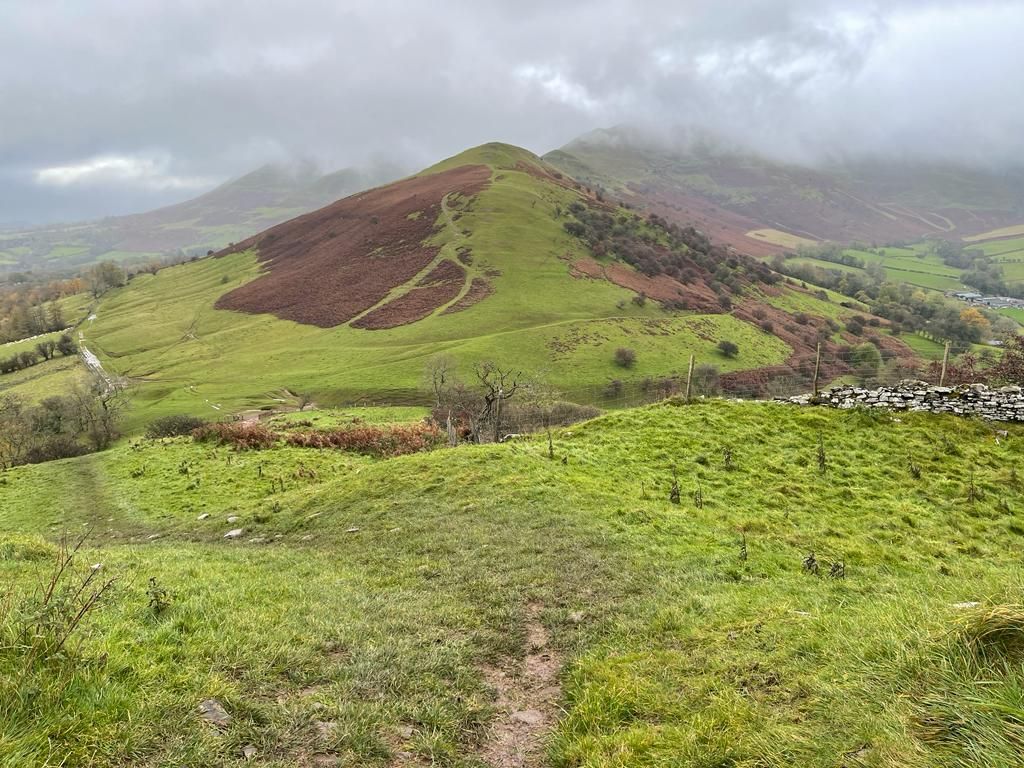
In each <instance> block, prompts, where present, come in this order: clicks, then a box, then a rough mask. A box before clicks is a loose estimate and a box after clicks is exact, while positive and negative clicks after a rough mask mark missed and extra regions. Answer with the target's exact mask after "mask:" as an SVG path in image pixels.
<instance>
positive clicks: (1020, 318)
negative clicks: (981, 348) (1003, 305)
mask: <svg viewBox="0 0 1024 768" xmlns="http://www.w3.org/2000/svg"><path fill="white" fill-rule="evenodd" d="M999 314H1001V315H1006V316H1007V317H1009V318H1012V319H1013V320H1016V321H1017V322H1018V323H1020V324H1021V325H1024V309H1000V310H999Z"/></svg>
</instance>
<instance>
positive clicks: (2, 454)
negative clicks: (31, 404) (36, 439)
mask: <svg viewBox="0 0 1024 768" xmlns="http://www.w3.org/2000/svg"><path fill="white" fill-rule="evenodd" d="M29 422H30V420H29V418H28V413H27V411H26V408H25V403H24V402H23V401H22V400H21V399H20V398H18V397H15V396H14V395H7V396H5V397H3V398H2V399H0V469H9V468H10V467H13V466H15V465H16V464H19V463H21V460H22V457H23V456H24V455H25V452H26V451H27V450H28V447H29V445H30V444H31V442H32V428H31V424H30V423H29Z"/></svg>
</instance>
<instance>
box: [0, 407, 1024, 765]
mask: <svg viewBox="0 0 1024 768" xmlns="http://www.w3.org/2000/svg"><path fill="white" fill-rule="evenodd" d="M374 418H376V414H375V416H374ZM403 418H404V415H403ZM819 438H820V440H821V441H822V445H823V447H824V453H825V463H826V471H825V473H824V474H822V473H821V472H820V471H819V467H818V459H817V446H818V444H819ZM1022 446H1024V432H1022V430H1021V429H1020V428H1019V427H1011V428H1010V431H1009V435H1003V436H1000V435H998V434H997V433H996V431H995V429H994V428H993V427H992V426H989V425H984V424H980V423H974V422H969V421H960V420H954V419H950V418H940V417H932V416H926V415H913V414H908V415H901V416H900V418H899V419H893V418H890V417H888V416H885V415H880V414H878V413H871V414H862V413H856V412H833V411H817V410H799V409H795V408H791V407H787V406H782V405H771V404H727V403H707V404H701V405H694V406H688V407H673V406H672V405H662V406H656V407H650V408H646V409H642V410H638V411H632V412H621V413H616V414H614V415H610V416H607V417H603V418H601V419H598V420H596V421H593V422H590V423H587V424H582V425H577V426H575V427H572V428H570V429H567V430H563V431H560V432H557V433H556V434H555V451H556V460H554V461H552V460H549V459H548V458H547V446H546V443H545V442H544V441H543V440H535V439H528V440H524V441H517V442H513V443H507V444H504V445H495V446H481V447H475V446H465V447H461V448H457V449H452V450H443V451H440V452H436V453H431V454H424V455H416V456H409V457H404V458H400V459H392V460H388V461H375V460H370V459H365V458H359V457H353V456H349V455H345V454H339V453H332V452H316V451H304V450H300V449H291V448H277V449H272V450H269V451H264V452H260V453H247V454H238V453H234V452H231V451H228V450H226V449H223V448H220V449H213V448H211V447H210V446H197V445H194V444H191V443H189V442H186V441H181V440H174V441H163V442H149V441H142V442H139V443H135V444H132V445H123V446H122V447H120V448H116V449H114V450H112V451H109V452H107V453H104V454H97V455H92V456H88V457H83V458H81V459H76V460H71V461H65V462H57V463H53V464H49V465H43V466H37V467H26V468H21V469H18V470H15V471H12V472H8V473H6V475H5V476H4V478H3V479H4V482H3V483H2V484H0V527H2V530H4V531H5V532H7V533H6V534H4V537H5V538H4V542H5V543H3V544H2V545H0V553H2V554H0V573H2V574H3V578H4V579H5V580H9V581H12V582H13V583H15V584H17V585H18V589H19V590H26V589H29V588H30V586H31V585H32V584H33V583H37V582H38V581H39V579H40V577H41V574H43V573H45V572H46V570H47V564H46V562H45V561H44V560H41V559H39V557H40V556H42V557H45V555H46V547H47V545H46V544H45V543H44V542H43V540H42V539H39V538H32V537H37V536H43V537H53V536H55V535H57V534H58V533H59V532H60V531H62V530H71V531H77V530H80V529H84V528H91V529H92V530H93V540H92V543H91V544H90V548H89V551H88V552H87V553H85V559H84V562H86V563H92V562H100V563H102V564H103V572H105V573H108V574H113V575H116V576H117V577H118V581H117V584H116V588H115V591H114V592H113V593H112V595H111V597H110V598H109V600H108V601H107V603H106V604H105V605H104V606H103V608H102V610H101V611H100V612H99V613H98V614H97V616H96V619H95V621H94V622H92V623H91V624H90V627H89V632H88V635H87V637H86V638H85V640H84V642H83V644H82V646H81V649H80V651H79V654H80V655H79V656H76V657H75V658H80V659H82V661H81V662H79V663H77V664H70V663H69V664H59V665H56V666H53V667H50V668H46V669H44V668H39V669H37V670H35V671H33V672H31V673H30V675H29V678H28V679H27V680H22V681H21V683H20V684H17V683H14V682H12V679H13V678H12V673H13V670H15V669H17V667H16V666H15V661H14V657H13V656H12V655H11V654H10V652H9V651H4V652H0V665H2V666H3V667H4V670H5V672H4V674H0V764H3V765H10V766H14V765H17V766H26V765H34V764H49V765H57V764H61V763H63V764H69V765H70V764H73V765H83V766H99V765H116V764H128V763H130V764H133V765H169V764H173V765H197V766H198V765H209V764H218V765H235V764H238V765H241V764H243V763H245V762H246V761H245V760H244V759H243V757H242V748H243V746H244V745H247V744H252V745H253V746H254V747H255V748H256V750H257V752H256V757H255V758H254V760H255V762H256V764H260V765H268V766H269V765H274V766H286V765H288V766H291V765H368V766H374V765H379V766H384V765H393V764H401V763H402V762H405V763H411V764H428V763H431V762H433V763H435V764H440V765H452V766H480V765H482V761H481V757H480V756H481V754H482V750H483V748H484V745H485V744H486V743H487V742H488V738H489V737H488V727H489V724H490V723H491V722H492V721H493V719H494V717H495V710H494V704H495V702H494V698H493V696H494V694H493V691H492V690H491V688H490V687H489V684H488V678H487V676H486V669H487V668H488V667H489V666H491V665H494V664H496V663H499V662H500V661H501V660H502V659H506V658H509V657H511V658H513V659H515V658H519V657H521V656H522V654H523V653H524V652H526V650H524V644H525V634H526V631H527V630H526V625H527V621H528V618H527V617H528V615H529V614H530V611H533V612H535V613H537V615H539V618H540V621H541V622H542V623H543V625H544V626H545V627H546V628H547V630H548V631H549V632H550V633H551V635H552V645H553V647H554V648H555V649H556V650H557V653H558V655H559V658H560V659H561V660H562V669H561V672H560V675H559V680H560V683H561V694H560V704H561V707H562V708H563V710H564V712H563V713H562V714H561V716H560V717H559V719H558V723H557V726H556V727H555V729H554V731H553V732H552V733H551V734H550V738H549V739H548V740H547V741H546V742H545V743H546V745H547V746H546V755H547V758H548V761H549V762H550V764H552V765H558V766H664V765H688V766H709V767H710V766H722V765H743V766H754V765H793V764H800V765H807V766H836V765H850V766H854V765H874V766H879V765H900V766H931V765H943V766H949V765H962V766H968V765H970V766H976V765H992V766H995V765H1010V764H1015V761H1018V760H1019V755H1020V750H1021V746H1022V743H1021V734H1020V731H1019V723H1020V722H1021V720H1022V718H1024V711H1022V707H1021V702H1020V697H1019V691H1020V690H1021V686H1022V685H1024V677H1022V673H1021V666H1020V661H1021V656H1020V648H1021V647H1022V644H1021V640H1020V638H1021V634H1022V632H1024V628H1022V623H1021V622H1022V620H1021V619H1020V618H1019V617H1020V613H1019V610H1018V611H1017V613H1014V612H1013V611H1004V614H1002V615H1004V616H1009V617H1010V619H1011V620H1010V621H1009V622H1007V621H1003V620H1001V619H999V618H998V615H996V618H995V619H994V618H993V617H992V616H993V615H992V614H990V613H986V611H987V610H988V607H989V606H990V605H992V604H1002V603H1013V602H1019V596H1020V590H1021V588H1022V586H1024V583H1022V578H1021V576H1022V570H1021V566H1020V559H1019V550H1020V543H1021V540H1022V539H1021V537H1022V536H1024V521H1022V518H1021V514H1022V512H1024V507H1022V506H1021V505H1022V501H1024V499H1022V496H1021V479H1020V478H1019V476H1018V470H1017V467H1019V465H1020V460H1021V457H1022V455H1024V449H1022ZM727 452H728V454H729V455H728V458H726V453H727ZM562 457H564V458H565V463H563V462H562V461H561V460H560V459H561V458H562ZM910 464H913V465H914V466H915V467H917V471H918V476H916V477H915V473H914V472H912V471H911V468H910ZM182 467H185V468H186V470H187V471H183V469H182ZM300 467H301V468H303V471H299V470H300ZM674 472H675V473H678V477H679V482H680V486H681V503H680V504H678V505H676V504H672V503H670V502H669V500H668V496H669V486H670V484H671V482H672V476H673V473H674ZM281 480H283V481H284V487H283V488H282V487H281V486H280V484H279V483H280V482H281ZM972 484H973V485H972ZM55 487H59V488H62V489H63V490H64V491H66V492H64V493H62V494H61V495H60V496H59V497H56V498H55V497H54V495H53V493H52V489H53V488H55ZM972 487H973V489H974V490H973V492H972V490H971V488H972ZM698 489H699V490H700V492H701V494H702V497H703V503H702V504H697V503H696V501H695V497H694V494H695V493H696V492H697V491H698ZM200 513H208V514H209V515H210V517H209V518H206V519H204V520H202V521H200V520H197V519H196V518H197V516H198V515H199V514H200ZM229 515H230V516H237V517H238V520H236V521H234V522H231V523H229V522H227V519H226V518H227V517H228V516H229ZM234 527H243V528H244V529H245V534H244V537H243V539H242V540H239V541H228V540H224V539H223V538H222V535H223V533H224V532H225V531H226V530H227V529H228V528H234ZM11 532H15V539H14V540H13V541H12V539H11ZM154 536H159V538H151V537H154ZM744 539H745V542H746V546H747V558H746V559H745V560H743V559H741V557H740V545H741V542H742V541H743V540H744ZM811 551H813V552H814V553H815V555H816V558H817V559H818V560H820V561H821V562H822V576H821V577H815V576H813V575H809V574H807V573H805V572H804V571H803V569H802V567H801V561H802V560H803V559H804V558H806V557H807V555H808V553H809V552H811ZM837 561H843V562H844V563H845V568H846V578H845V579H830V578H828V577H827V575H826V574H827V572H828V569H829V564H830V563H833V562H837ZM151 577H153V578H156V579H157V582H158V583H159V584H160V585H162V586H164V587H165V588H167V589H169V590H170V591H171V592H172V593H173V602H172V604H171V607H170V608H169V609H167V610H166V611H165V612H163V613H161V614H160V615H154V613H153V612H152V611H151V610H150V609H149V608H148V607H147V600H148V598H147V595H146V594H145V589H146V584H147V580H148V579H149V578H151ZM974 602H978V603H980V605H978V606H972V605H966V604H971V603H974ZM958 606H959V607H958ZM1014 616H1016V617H1018V618H1017V619H1013V617H1014ZM986 617H987V618H986ZM984 621H987V622H988V624H987V625H986V624H984V623H982V622H984ZM1015 621H1016V623H1014V622H1015ZM985 626H988V627H989V628H990V629H992V630H993V631H992V632H988V633H986V632H984V631H981V630H979V629H978V628H979V627H981V628H982V629H984V627H985ZM527 650H528V649H527ZM101 659H102V662H101V661H100V660H101ZM209 697H216V698H218V699H219V700H221V701H222V702H223V703H224V705H225V707H226V708H227V710H228V711H229V712H230V713H231V714H232V715H233V716H234V720H233V722H232V724H231V726H230V727H229V728H228V729H226V731H224V732H223V733H222V734H221V733H217V732H216V731H215V730H214V729H212V728H210V727H209V726H207V725H205V724H203V723H202V722H200V720H199V717H198V714H197V713H196V707H197V705H198V704H199V702H200V701H202V700H204V699H206V698H209ZM317 723H321V724H322V723H327V724H329V726H330V727H327V728H324V727H321V726H318V725H317ZM250 764H251V763H250Z"/></svg>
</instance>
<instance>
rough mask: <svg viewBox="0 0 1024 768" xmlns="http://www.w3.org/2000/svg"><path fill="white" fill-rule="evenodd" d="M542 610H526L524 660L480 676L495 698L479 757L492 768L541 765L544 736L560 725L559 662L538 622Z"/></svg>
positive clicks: (509, 663)
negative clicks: (493, 708)
mask: <svg viewBox="0 0 1024 768" xmlns="http://www.w3.org/2000/svg"><path fill="white" fill-rule="evenodd" d="M541 608H542V606H541V605H540V604H536V603H533V604H530V605H529V606H527V609H526V618H527V624H526V645H525V649H524V650H525V651H526V655H525V657H524V658H523V659H522V661H519V660H511V659H510V660H508V662H507V663H505V664H502V665H499V666H495V667H488V668H486V669H485V670H484V676H485V678H486V680H487V683H488V685H490V686H491V687H492V688H493V689H494V691H495V693H496V700H495V706H496V708H497V710H498V715H497V717H496V718H495V720H494V723H493V724H492V725H491V730H490V732H489V733H488V736H487V740H486V742H485V743H484V745H483V747H482V748H481V750H480V757H481V759H483V761H484V762H485V763H487V765H490V766H492V768H533V766H539V765H542V764H543V762H544V753H545V746H546V743H547V736H548V734H549V733H550V731H551V729H552V728H553V727H554V726H555V723H556V722H557V720H558V702H559V700H560V698H561V695H562V689H561V686H560V685H559V683H558V673H559V671H560V670H561V666H562V662H561V659H560V657H559V655H558V653H557V652H556V651H555V650H554V649H553V648H551V645H550V638H549V637H548V632H547V630H546V629H545V628H544V625H543V624H541V622H540V618H539V616H540V612H541Z"/></svg>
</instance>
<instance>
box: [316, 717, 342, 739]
mask: <svg viewBox="0 0 1024 768" xmlns="http://www.w3.org/2000/svg"><path fill="white" fill-rule="evenodd" d="M314 725H315V726H316V732H317V735H319V736H320V738H321V739H324V740H330V739H331V738H332V737H333V736H334V730H335V729H336V728H337V727H338V724H337V723H333V722H330V721H328V720H317V721H316V722H315V723H314Z"/></svg>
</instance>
